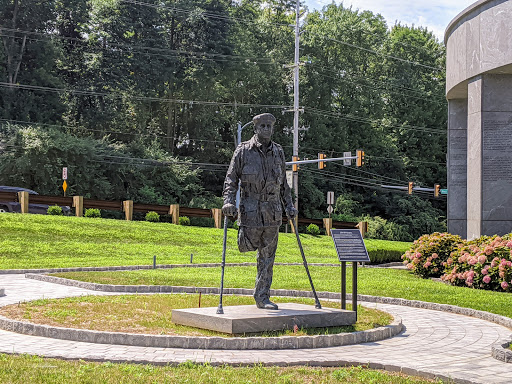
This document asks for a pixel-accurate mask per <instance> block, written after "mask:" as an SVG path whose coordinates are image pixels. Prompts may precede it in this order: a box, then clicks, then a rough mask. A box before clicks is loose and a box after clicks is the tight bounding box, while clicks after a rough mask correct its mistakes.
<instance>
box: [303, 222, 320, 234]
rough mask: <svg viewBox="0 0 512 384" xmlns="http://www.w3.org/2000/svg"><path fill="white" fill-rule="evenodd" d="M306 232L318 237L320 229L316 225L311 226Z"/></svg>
mask: <svg viewBox="0 0 512 384" xmlns="http://www.w3.org/2000/svg"><path fill="white" fill-rule="evenodd" d="M306 232H307V233H309V234H310V235H313V236H318V235H319V234H320V228H318V225H316V224H309V225H308V227H307V228H306Z"/></svg>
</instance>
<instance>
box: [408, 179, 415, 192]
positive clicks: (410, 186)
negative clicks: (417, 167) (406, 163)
mask: <svg viewBox="0 0 512 384" xmlns="http://www.w3.org/2000/svg"><path fill="white" fill-rule="evenodd" d="M413 186H414V183H413V182H412V181H409V188H408V192H409V195H412V187H413Z"/></svg>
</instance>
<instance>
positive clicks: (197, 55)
mask: <svg viewBox="0 0 512 384" xmlns="http://www.w3.org/2000/svg"><path fill="white" fill-rule="evenodd" d="M2 30H3V31H7V32H14V33H23V34H28V35H37V36H42V37H44V38H45V39H58V40H65V41H74V42H78V43H80V44H88V46H90V47H92V48H97V49H100V50H107V51H112V52H115V53H118V52H119V51H113V50H112V48H114V47H117V48H120V49H126V50H129V53H131V54H132V53H139V54H144V55H147V56H158V57H180V56H181V55H189V56H191V57H189V58H191V59H194V60H210V61H224V62H225V61H229V60H239V61H241V62H244V63H252V64H260V65H281V64H284V62H277V61H272V59H270V58H261V57H254V56H240V55H227V54H221V53H210V52H202V51H201V52H199V51H184V50H177V49H171V48H157V47H148V46H144V45H138V44H126V43H118V42H111V41H109V42H108V44H107V45H106V46H103V45H101V44H99V43H93V42H91V40H90V39H89V40H84V39H80V38H76V37H68V36H59V35H55V34H52V33H45V32H36V31H26V30H21V29H12V28H3V27H0V31H2ZM1 36H6V37H11V38H15V39H23V38H24V37H22V36H12V35H7V34H1ZM29 40H31V41H46V40H44V39H43V40H41V39H36V38H29ZM134 50H135V51H134ZM137 50H147V51H154V52H160V54H157V53H149V52H137ZM204 56H206V57H204ZM228 59H229V60H228Z"/></svg>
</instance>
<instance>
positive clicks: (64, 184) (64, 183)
mask: <svg viewBox="0 0 512 384" xmlns="http://www.w3.org/2000/svg"><path fill="white" fill-rule="evenodd" d="M62 189H63V190H64V192H66V189H68V183H66V180H64V182H63V183H62Z"/></svg>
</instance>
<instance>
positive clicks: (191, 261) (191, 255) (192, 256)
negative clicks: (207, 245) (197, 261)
mask: <svg viewBox="0 0 512 384" xmlns="http://www.w3.org/2000/svg"><path fill="white" fill-rule="evenodd" d="M193 259H194V254H193V253H191V254H190V264H192V263H193Z"/></svg>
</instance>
